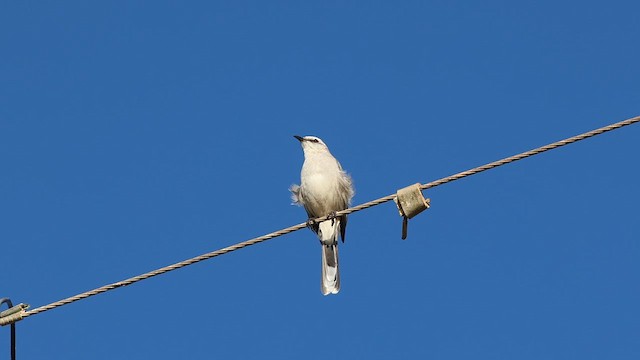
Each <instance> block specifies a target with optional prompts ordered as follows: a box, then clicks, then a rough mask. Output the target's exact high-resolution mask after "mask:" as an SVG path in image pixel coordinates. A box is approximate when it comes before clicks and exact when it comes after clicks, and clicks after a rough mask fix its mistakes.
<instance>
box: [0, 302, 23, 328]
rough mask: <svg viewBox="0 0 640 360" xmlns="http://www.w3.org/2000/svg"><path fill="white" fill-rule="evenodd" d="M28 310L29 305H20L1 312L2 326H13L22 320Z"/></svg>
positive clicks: (0, 323) (0, 324) (0, 320)
mask: <svg viewBox="0 0 640 360" xmlns="http://www.w3.org/2000/svg"><path fill="white" fill-rule="evenodd" d="M28 308H29V305H28V304H18V305H16V306H14V307H12V308H9V309H7V310H5V311H2V312H0V326H5V325H9V324H13V323H15V322H18V321H20V320H22V318H23V317H24V314H25V312H26V310H27V309H28Z"/></svg>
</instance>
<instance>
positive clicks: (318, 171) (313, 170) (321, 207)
mask: <svg viewBox="0 0 640 360" xmlns="http://www.w3.org/2000/svg"><path fill="white" fill-rule="evenodd" d="M295 138H296V139H298V140H299V141H300V144H301V145H302V150H303V152H304V164H303V165H302V171H301V172H300V185H292V186H291V188H289V190H290V191H291V198H292V199H293V203H294V204H296V205H302V206H304V209H305V210H306V211H307V215H309V219H313V218H318V217H323V216H327V215H334V217H333V218H332V219H329V220H326V221H323V222H321V223H319V224H315V223H311V222H309V227H310V228H311V230H313V232H315V233H316V234H317V235H318V238H319V239H320V243H321V244H322V274H321V281H320V285H321V287H320V289H321V290H322V294H323V295H328V294H337V293H338V291H340V272H339V269H338V234H340V236H341V237H342V242H344V235H345V230H346V228H347V216H346V215H342V216H338V217H335V213H336V212H337V211H340V210H344V209H346V208H348V207H349V205H350V203H351V198H353V194H354V190H353V185H352V181H351V177H350V176H349V175H348V174H347V173H346V172H344V170H342V166H340V163H339V162H338V160H336V158H334V157H333V155H331V152H329V148H328V147H327V145H325V143H324V142H323V141H322V140H320V138H317V137H315V136H305V137H302V136H297V135H296V136H295Z"/></svg>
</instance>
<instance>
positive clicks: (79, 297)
mask: <svg viewBox="0 0 640 360" xmlns="http://www.w3.org/2000/svg"><path fill="white" fill-rule="evenodd" d="M637 122H640V116H637V117H634V118H630V119H627V120H624V121H620V122H618V123H615V124H611V125H607V126H604V127H601V128H599V129H595V130H592V131H589V132H586V133H583V134H580V135H576V136H573V137H570V138H567V139H564V140H560V141H557V142H554V143H551V144H548V145H545V146H541V147H539V148H536V149H533V150H529V151H526V152H523V153H520V154H517V155H513V156H510V157H507V158H504V159H501V160H498V161H494V162H492V163H489V164H485V165H482V166H478V167H475V168H473V169H469V170H466V171H463V172H460V173H457V174H454V175H451V176H447V177H445V178H442V179H439V180H436V181H432V182H430V183H427V184H424V185H421V186H420V188H421V189H422V190H425V189H429V188H434V187H436V186H439V185H443V184H446V183H449V182H452V181H455V180H459V179H462V178H465V177H467V176H471V175H475V174H478V173H480V172H483V171H486V170H489V169H493V168H496V167H499V166H502V165H506V164H509V163H512V162H514V161H518V160H522V159H524V158H527V157H530V156H533V155H537V154H540V153H543V152H545V151H549V150H552V149H556V148H559V147H562V146H565V145H568V144H572V143H574V142H578V141H580V140H584V139H587V138H589V137H592V136H596V135H600V134H603V133H605V132H608V131H611V130H615V129H619V128H621V127H624V126H627V125H631V124H634V123H637ZM395 197H396V194H391V195H387V196H385V197H382V198H379V199H376V200H373V201H369V202H367V203H364V204H361V205H358V206H354V207H352V208H349V209H346V210H342V211H338V212H337V213H336V215H346V214H351V213H354V212H357V211H360V210H364V209H368V208H370V207H373V206H377V205H380V204H382V203H385V202H388V201H391V200H393V199H394V198H395ZM328 219H329V216H323V217H320V218H317V219H313V221H315V222H322V221H325V220H328ZM306 226H307V223H306V222H304V223H300V224H297V225H294V226H291V227H288V228H285V229H282V230H278V231H275V232H272V233H270V234H267V235H263V236H260V237H257V238H253V239H250V240H247V241H243V242H240V243H237V244H235V245H231V246H228V247H225V248H223V249H219V250H216V251H212V252H209V253H206V254H203V255H200V256H196V257H193V258H191V259H187V260H184V261H181V262H178V263H175V264H173V265H169V266H165V267H163V268H160V269H157V270H153V271H150V272H147V273H144V274H141V275H138V276H134V277H131V278H128V279H126V280H123V281H119V282H116V283H112V284H109V285H105V286H102V287H99V288H97V289H93V290H90V291H87V292H84V293H81V294H78V295H75V296H72V297H69V298H66V299H63V300H59V301H56V302H53V303H51V304H48V305H44V306H41V307H38V308H35V309H33V310H29V311H25V312H24V313H23V314H22V318H25V317H28V316H31V315H36V314H40V313H43V312H45V311H48V310H52V309H55V308H57V307H60V306H63V305H67V304H70V303H72V302H75V301H78V300H82V299H85V298H88V297H91V296H94V295H98V294H101V293H104V292H107V291H110V290H113V289H116V288H119V287H122V286H127V285H131V284H133V283H136V282H138V281H142V280H145V279H148V278H151V277H154V276H157V275H161V274H164V273H167V272H169V271H173V270H177V269H180V268H183V267H185V266H189V265H192V264H195V263H198V262H200V261H203V260H207V259H211V258H213V257H216V256H220V255H224V254H227V253H230V252H232V251H236V250H239V249H242V248H245V247H247V246H251V245H255V244H258V243H261V242H263V241H267V240H270V239H273V238H276V237H279V236H282V235H286V234H289V233H291V232H294V231H298V230H300V229H302V228H305V227H306ZM0 325H4V324H0Z"/></svg>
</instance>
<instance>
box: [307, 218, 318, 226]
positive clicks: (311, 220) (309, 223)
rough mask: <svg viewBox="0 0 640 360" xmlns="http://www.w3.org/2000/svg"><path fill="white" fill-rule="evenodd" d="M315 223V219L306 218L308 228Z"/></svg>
mask: <svg viewBox="0 0 640 360" xmlns="http://www.w3.org/2000/svg"><path fill="white" fill-rule="evenodd" d="M315 224H316V221H315V220H314V219H312V218H308V219H307V227H308V228H311V227H313V225H315Z"/></svg>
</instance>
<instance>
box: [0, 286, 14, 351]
mask: <svg viewBox="0 0 640 360" xmlns="http://www.w3.org/2000/svg"><path fill="white" fill-rule="evenodd" d="M2 304H7V306H8V307H9V309H11V308H12V307H13V303H12V302H11V299H9V298H2V299H0V306H2ZM11 360H16V324H15V323H11Z"/></svg>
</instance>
